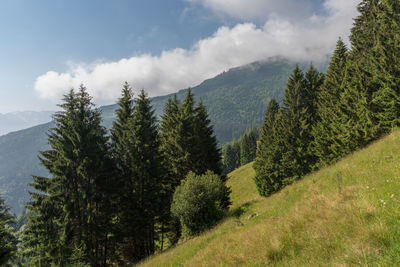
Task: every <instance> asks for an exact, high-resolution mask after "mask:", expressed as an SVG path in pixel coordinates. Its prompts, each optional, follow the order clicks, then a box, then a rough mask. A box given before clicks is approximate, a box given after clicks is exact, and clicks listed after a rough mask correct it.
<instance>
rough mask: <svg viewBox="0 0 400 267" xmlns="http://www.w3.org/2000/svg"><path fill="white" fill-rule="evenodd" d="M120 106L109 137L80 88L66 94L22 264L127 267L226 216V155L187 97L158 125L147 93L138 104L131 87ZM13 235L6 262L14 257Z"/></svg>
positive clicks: (36, 182)
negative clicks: (224, 163)
mask: <svg viewBox="0 0 400 267" xmlns="http://www.w3.org/2000/svg"><path fill="white" fill-rule="evenodd" d="M118 105H119V108H118V109H117V111H116V117H117V118H116V120H115V121H114V123H113V126H112V128H111V130H110V132H107V130H106V129H105V128H104V127H103V126H102V125H101V114H100V112H99V110H97V109H96V108H94V104H93V103H92V100H91V97H90V95H89V94H88V92H87V90H86V88H85V87H84V86H83V85H82V86H81V87H80V88H79V90H78V91H74V90H71V91H70V92H69V93H68V94H66V95H65V96H64V98H63V103H62V104H61V105H60V107H61V111H59V112H57V113H56V114H55V115H54V121H55V127H54V128H53V129H52V130H51V131H50V132H49V134H48V141H49V144H50V149H49V150H47V151H42V152H40V161H41V164H43V166H44V167H46V169H47V170H48V172H49V173H50V177H36V176H35V177H33V182H32V184H31V188H32V190H31V192H30V194H31V201H30V202H28V204H27V208H28V212H27V214H28V216H27V217H28V218H27V223H26V225H25V226H24V229H23V231H22V234H21V236H22V237H21V239H22V240H21V241H22V243H21V244H20V246H19V247H20V248H19V250H20V251H18V253H19V255H18V257H19V263H18V264H22V265H23V264H26V265H29V266H71V265H73V266H114V265H115V266H126V265H129V264H131V263H135V262H138V261H140V260H142V259H144V258H145V257H147V256H149V255H152V254H154V253H155V252H156V251H162V250H163V249H165V248H166V246H172V245H174V244H176V243H177V242H178V240H179V239H180V238H186V237H190V236H191V235H193V234H197V233H199V232H200V231H202V230H204V229H207V228H208V227H210V226H212V225H213V224H214V223H215V222H216V221H218V220H219V219H220V218H222V216H224V214H225V212H226V211H227V209H228V207H229V205H230V199H229V194H230V189H229V188H228V187H227V186H226V185H225V181H226V178H225V176H223V175H222V162H221V152H220V149H219V148H218V146H217V140H216V138H215V136H214V132H213V128H212V126H211V125H210V120H209V118H208V113H207V111H206V108H205V106H204V105H203V104H202V102H201V101H200V102H199V103H198V104H196V103H195V101H194V97H193V94H192V93H191V90H190V89H189V90H188V93H187V95H186V98H185V100H184V101H183V102H182V103H180V102H179V101H178V100H177V98H176V97H173V98H171V99H169V101H168V103H167V104H166V106H165V112H164V114H163V115H162V118H161V122H160V123H159V122H158V121H157V118H156V117H155V115H154V111H153V109H152V106H151V101H150V99H149V98H148V97H147V95H146V93H145V92H144V91H143V90H142V91H140V93H139V94H138V95H137V96H136V98H134V96H133V90H132V88H131V87H130V85H129V84H127V83H125V85H124V86H123V90H122V96H121V98H120V99H119V101H118ZM204 195H207V196H208V197H207V199H205V198H202V197H200V198H199V196H204ZM193 198H195V202H193ZM0 204H2V202H1V203H0ZM199 205H200V206H201V208H199V207H198V206H199ZM0 208H1V207H0ZM6 211H7V210H6ZM5 214H8V213H5ZM0 215H1V214H0ZM0 219H2V218H0ZM6 219H7V218H6ZM10 224H11V221H9V222H8V225H10ZM0 226H1V225H0ZM11 237H12V235H11ZM7 238H8V239H6V238H3V240H0V242H1V241H4V242H6V241H8V243H7V244H8V245H9V246H8V247H7V246H2V244H0V247H1V248H3V247H4V249H9V250H10V251H9V253H8V254H7V257H6V258H5V259H8V258H10V257H12V256H13V255H14V254H15V240H14V241H13V240H11V239H10V236H8V237H7ZM10 240H11V241H12V242H14V243H13V245H14V246H12V244H11V243H12V242H11V241H10ZM10 242H11V243H10ZM10 244H11V245H10ZM0 256H1V255H0ZM0 258H1V257H0Z"/></svg>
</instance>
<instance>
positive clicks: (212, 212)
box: [171, 171, 228, 237]
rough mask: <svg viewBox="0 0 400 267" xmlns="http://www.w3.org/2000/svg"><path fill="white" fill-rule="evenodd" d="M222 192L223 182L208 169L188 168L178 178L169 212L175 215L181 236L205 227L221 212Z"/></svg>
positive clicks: (220, 216)
mask: <svg viewBox="0 0 400 267" xmlns="http://www.w3.org/2000/svg"><path fill="white" fill-rule="evenodd" d="M225 192H226V187H225V184H224V182H223V181H222V180H221V178H220V177H219V176H218V175H216V174H214V173H213V172H211V171H207V172H206V173H205V174H203V175H196V174H194V173H192V172H191V173H189V174H188V175H187V176H186V179H184V180H182V182H181V185H180V186H178V187H177V188H176V190H175V193H174V198H173V201H172V205H171V212H172V215H173V216H175V217H177V218H178V219H179V221H180V223H181V226H182V234H183V236H184V237H190V236H193V235H196V234H198V233H200V232H202V231H204V230H206V229H209V228H210V227H212V226H213V225H215V223H216V222H218V220H220V219H221V218H222V217H223V216H224V215H225V212H226V211H227V209H228V208H227V207H225V208H224V207H223V203H222V202H223V200H224V197H225Z"/></svg>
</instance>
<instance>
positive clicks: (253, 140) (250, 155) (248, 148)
mask: <svg viewBox="0 0 400 267" xmlns="http://www.w3.org/2000/svg"><path fill="white" fill-rule="evenodd" d="M257 139H258V132H257V129H256V128H254V129H252V130H247V131H246V132H245V134H244V135H243V136H242V138H241V142H240V166H243V165H246V164H247V163H250V162H252V161H253V160H254V158H255V157H256V151H257Z"/></svg>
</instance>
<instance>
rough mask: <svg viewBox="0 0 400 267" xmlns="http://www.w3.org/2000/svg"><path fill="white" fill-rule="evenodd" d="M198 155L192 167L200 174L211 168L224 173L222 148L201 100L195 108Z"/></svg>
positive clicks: (194, 129) (196, 153)
mask: <svg viewBox="0 0 400 267" xmlns="http://www.w3.org/2000/svg"><path fill="white" fill-rule="evenodd" d="M193 132H194V136H195V148H194V150H195V151H194V154H195V156H196V159H195V165H194V166H193V167H192V168H193V169H194V170H195V172H196V173H198V174H199V175H201V174H204V173H206V171H208V170H210V171H212V172H213V173H215V174H218V175H221V174H222V161H221V150H220V149H219V148H218V142H217V138H216V137H215V135H214V129H213V126H212V125H211V121H210V119H209V117H208V113H207V110H206V108H205V106H204V105H203V102H202V101H200V103H199V104H198V106H197V107H196V108H195V110H194V128H193Z"/></svg>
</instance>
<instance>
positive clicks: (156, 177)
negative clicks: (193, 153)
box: [120, 90, 164, 262]
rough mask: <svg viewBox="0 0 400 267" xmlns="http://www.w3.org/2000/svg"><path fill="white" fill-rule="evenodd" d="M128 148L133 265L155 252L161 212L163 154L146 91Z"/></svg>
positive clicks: (127, 227) (126, 218)
mask: <svg viewBox="0 0 400 267" xmlns="http://www.w3.org/2000/svg"><path fill="white" fill-rule="evenodd" d="M128 129H129V133H127V139H128V141H127V144H126V147H125V149H126V150H127V153H128V155H129V156H128V158H129V159H130V162H129V168H130V169H131V170H130V171H131V173H132V176H131V177H130V179H126V180H125V184H124V186H123V188H124V189H125V190H126V193H125V195H126V199H125V201H124V203H122V205H124V207H125V208H126V209H127V210H125V212H124V213H123V214H122V215H121V219H120V220H121V224H122V225H123V226H124V235H125V237H127V238H128V240H129V241H130V242H133V244H132V247H131V249H132V250H131V251H128V252H127V253H126V254H125V257H127V259H128V260H129V261H130V262H136V261H138V260H140V259H142V258H144V257H146V256H149V255H151V254H153V253H154V251H155V239H156V236H155V227H156V222H157V216H158V215H159V214H160V212H161V205H162V204H163V203H161V199H160V196H161V193H162V183H163V175H164V173H163V169H162V158H161V154H160V151H159V136H158V128H157V121H156V117H155V115H154V111H153V109H152V106H151V104H150V99H149V98H148V97H147V96H146V94H145V92H144V91H143V90H142V91H141V93H140V94H139V96H138V98H136V99H135V108H134V113H133V117H132V119H131V120H129V122H128Z"/></svg>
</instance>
